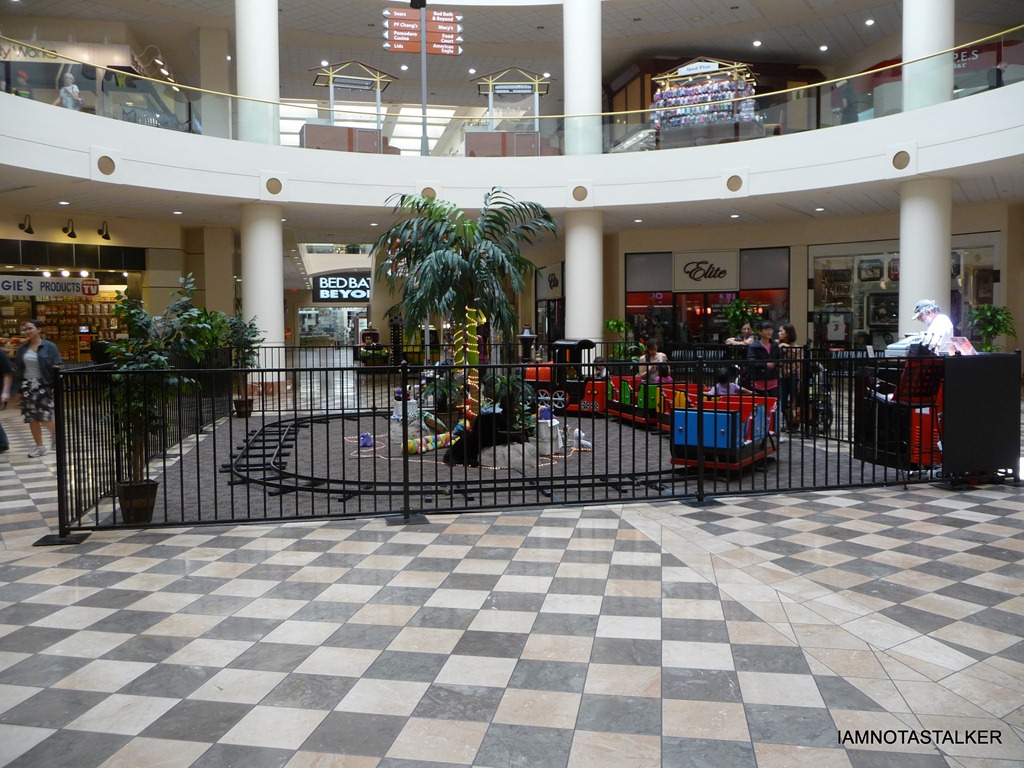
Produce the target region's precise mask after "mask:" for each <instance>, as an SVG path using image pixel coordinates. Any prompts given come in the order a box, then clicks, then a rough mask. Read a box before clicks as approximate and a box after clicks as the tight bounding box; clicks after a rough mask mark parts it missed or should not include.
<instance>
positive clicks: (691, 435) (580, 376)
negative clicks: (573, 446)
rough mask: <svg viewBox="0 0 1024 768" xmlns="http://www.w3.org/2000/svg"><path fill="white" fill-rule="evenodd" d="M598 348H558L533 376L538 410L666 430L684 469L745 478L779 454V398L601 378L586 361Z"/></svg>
mask: <svg viewBox="0 0 1024 768" xmlns="http://www.w3.org/2000/svg"><path fill="white" fill-rule="evenodd" d="M594 346H595V345H594V343H593V342H592V341H589V340H586V339H584V340H581V341H558V342H555V344H554V345H553V349H552V359H551V360H550V361H548V362H546V363H539V364H536V365H533V366H529V367H528V368H527V369H526V371H525V375H524V378H525V379H526V381H527V382H528V383H530V384H531V385H532V386H533V388H534V390H535V391H536V393H537V401H538V403H540V404H542V405H548V406H550V407H551V408H552V409H553V410H555V411H556V412H562V413H569V414H572V413H576V414H579V415H583V414H593V415H595V416H596V415H606V416H610V417H614V418H618V419H620V420H622V421H625V422H631V423H632V424H634V425H635V426H636V427H638V428H643V429H659V430H661V431H663V432H665V433H666V434H667V435H668V436H669V437H670V438H671V441H672V444H671V456H672V458H671V463H672V464H673V465H676V466H683V467H693V466H697V465H698V464H702V465H703V466H704V467H705V468H707V469H720V470H725V471H740V470H743V469H746V468H747V467H749V466H751V465H752V464H754V463H755V462H761V461H764V460H765V459H767V458H768V456H770V455H772V454H774V453H775V452H776V450H777V449H778V444H777V441H776V439H775V436H774V435H775V432H776V429H775V418H776V410H777V406H778V401H777V399H776V398H774V397H762V396H758V395H749V394H743V395H729V396H725V397H710V396H708V395H705V394H704V393H703V391H702V385H701V384H700V383H689V382H686V381H665V382H661V381H659V382H656V383H655V382H648V381H646V380H644V379H643V378H642V377H639V376H636V375H633V374H632V373H631V372H628V373H627V372H622V373H620V374H619V375H611V376H607V377H604V378H596V377H595V375H594V374H595V372H596V370H597V369H596V367H595V366H594V364H593V363H585V362H584V361H583V353H584V352H585V351H588V350H591V349H593V348H594ZM612 365H613V366H614V365H621V364H614V363H613V364H612ZM620 370H621V369H620Z"/></svg>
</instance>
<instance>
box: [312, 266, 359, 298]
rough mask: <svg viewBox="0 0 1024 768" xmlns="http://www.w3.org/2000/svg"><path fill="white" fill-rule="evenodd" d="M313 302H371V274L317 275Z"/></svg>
mask: <svg viewBox="0 0 1024 768" xmlns="http://www.w3.org/2000/svg"><path fill="white" fill-rule="evenodd" d="M314 280H315V283H314V288H313V301H322V302H337V301H369V300H370V273H369V272H350V273H348V274H344V275H337V274H335V275H317V276H316V277H315V278H314Z"/></svg>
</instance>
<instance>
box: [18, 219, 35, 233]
mask: <svg viewBox="0 0 1024 768" xmlns="http://www.w3.org/2000/svg"><path fill="white" fill-rule="evenodd" d="M18 229H20V230H21V231H22V232H24V233H25V234H26V235H34V234H35V233H36V231H35V230H34V229H32V217H31V216H29V215H28V214H25V220H24V221H23V222H21V223H20V224H19V225H18Z"/></svg>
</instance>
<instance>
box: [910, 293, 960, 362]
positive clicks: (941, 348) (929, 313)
mask: <svg viewBox="0 0 1024 768" xmlns="http://www.w3.org/2000/svg"><path fill="white" fill-rule="evenodd" d="M914 319H915V320H920V321H921V322H922V323H924V324H925V326H926V328H925V329H924V334H923V335H922V336H921V346H922V347H925V348H926V349H927V350H928V351H929V352H931V353H932V354H935V355H945V354H947V347H948V346H949V342H951V341H952V340H953V321H952V320H950V319H949V317H948V316H947V315H944V314H942V310H941V309H940V308H939V305H938V304H937V303H935V302H934V301H932V300H931V299H921V300H920V301H919V302H917V304H915V305H914Z"/></svg>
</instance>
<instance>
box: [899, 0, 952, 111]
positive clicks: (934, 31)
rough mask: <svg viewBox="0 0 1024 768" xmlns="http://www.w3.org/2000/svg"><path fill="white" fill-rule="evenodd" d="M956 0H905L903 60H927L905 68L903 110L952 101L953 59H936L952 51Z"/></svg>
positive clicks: (950, 56) (947, 55)
mask: <svg viewBox="0 0 1024 768" xmlns="http://www.w3.org/2000/svg"><path fill="white" fill-rule="evenodd" d="M955 5H956V3H955V2H954V0H903V60H904V61H912V60H913V59H917V58H920V57H921V56H927V57H929V58H926V59H924V60H922V61H916V62H913V63H911V64H906V65H904V67H903V110H904V111H908V110H911V109H917V108H919V107H927V106H930V105H932V104H941V103H942V102H944V101H949V100H950V99H952V98H953V57H952V55H951V54H944V55H941V56H933V55H932V54H934V53H936V52H938V51H944V50H946V49H948V48H952V47H953V45H954V39H953V30H954V24H955V18H954V15H953V12H954V10H955Z"/></svg>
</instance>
